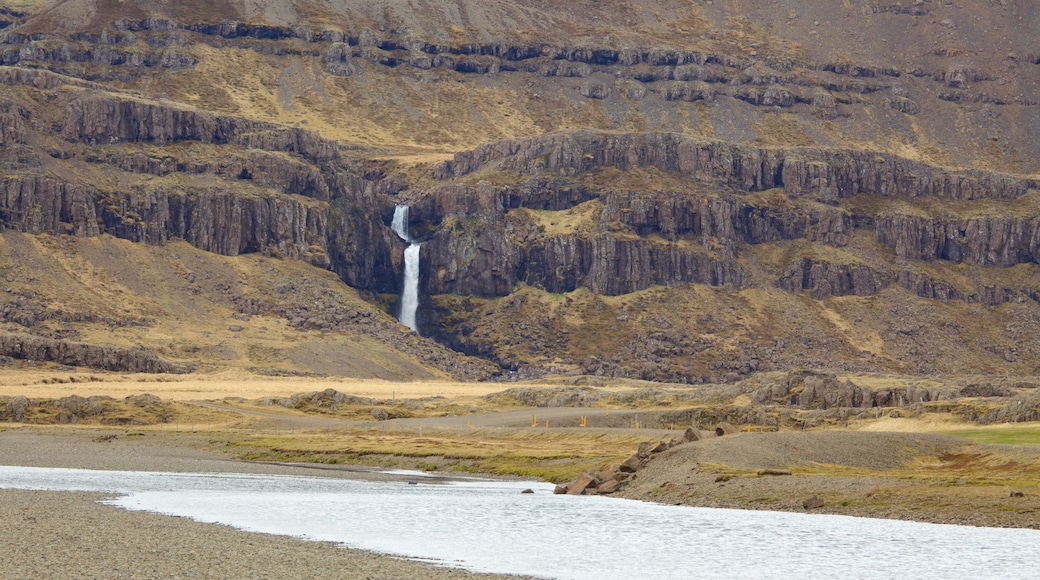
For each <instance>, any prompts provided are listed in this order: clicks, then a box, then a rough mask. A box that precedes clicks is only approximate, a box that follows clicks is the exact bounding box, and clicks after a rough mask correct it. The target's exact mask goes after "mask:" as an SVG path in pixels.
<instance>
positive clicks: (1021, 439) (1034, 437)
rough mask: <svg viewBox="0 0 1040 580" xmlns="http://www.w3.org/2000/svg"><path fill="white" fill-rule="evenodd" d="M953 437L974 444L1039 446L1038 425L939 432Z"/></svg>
mask: <svg viewBox="0 0 1040 580" xmlns="http://www.w3.org/2000/svg"><path fill="white" fill-rule="evenodd" d="M940 433H945V434H947V435H953V436H954V437H962V438H964V439H968V440H969V441H974V442H976V443H998V444H1005V445H1040V424H1036V423H1030V424H1029V425H1027V426H1022V427H1004V426H1000V427H989V428H986V427H980V428H977V429H951V430H948V431H940Z"/></svg>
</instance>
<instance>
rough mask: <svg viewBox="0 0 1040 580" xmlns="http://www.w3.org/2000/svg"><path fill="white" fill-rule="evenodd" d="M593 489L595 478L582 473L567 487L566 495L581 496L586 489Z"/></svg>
mask: <svg viewBox="0 0 1040 580" xmlns="http://www.w3.org/2000/svg"><path fill="white" fill-rule="evenodd" d="M595 487H596V477H595V476H594V475H590V474H588V473H583V474H581V475H579V476H578V479H575V480H574V481H573V482H571V484H570V485H568V486H567V495H582V494H584V493H585V492H586V490H587V489H589V488H592V489H595Z"/></svg>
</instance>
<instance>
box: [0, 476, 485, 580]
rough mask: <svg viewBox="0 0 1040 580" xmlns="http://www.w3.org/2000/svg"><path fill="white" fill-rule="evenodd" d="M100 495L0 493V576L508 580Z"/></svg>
mask: <svg viewBox="0 0 1040 580" xmlns="http://www.w3.org/2000/svg"><path fill="white" fill-rule="evenodd" d="M104 497H106V496H105V495H103V494H95V493H70V492H42V491H20V490H0V521H2V522H3V533H2V534H0V552H2V553H3V554H4V557H3V558H2V559H0V577H3V578H34V579H38V578H337V579H340V578H372V579H375V578H387V579H390V578H393V579H397V578H416V579H429V580H442V579H443V580H449V579H450V580H455V579H463V578H465V579H470V580H476V579H492V578H505V577H504V576H495V575H488V574H473V573H469V572H465V571H461V570H451V569H445V568H436V567H434V566H430V565H428V564H423V563H420V562H411V561H405V560H398V559H395V558H392V557H390V556H384V555H382V554H375V553H371V552H363V551H360V550H351V549H347V548H340V547H337V546H336V545H335V544H331V543H327V542H305V541H302V540H295V539H292V538H286V537H282V536H270V535H265V534H255V533H250V532H242V531H238V530H235V529H234V528H230V527H227V526H220V525H214V524H202V523H198V522H194V521H192V520H188V519H185V518H177V517H169V516H160V515H155V514H148V513H142V512H130V511H126V510H123V509H119V508H115V507H111V506H107V505H103V504H100V503H97V502H98V500H100V499H103V498H104Z"/></svg>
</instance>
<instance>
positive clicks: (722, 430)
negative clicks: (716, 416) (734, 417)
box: [715, 422, 737, 437]
mask: <svg viewBox="0 0 1040 580" xmlns="http://www.w3.org/2000/svg"><path fill="white" fill-rule="evenodd" d="M736 432H737V428H736V427H734V426H733V425H730V424H729V423H725V422H723V423H719V424H718V425H716V426H715V436H716V437H722V436H723V435H732V434H734V433H736Z"/></svg>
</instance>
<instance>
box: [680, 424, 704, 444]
mask: <svg viewBox="0 0 1040 580" xmlns="http://www.w3.org/2000/svg"><path fill="white" fill-rule="evenodd" d="M682 438H683V441H685V442H686V443H690V442H692V441H700V440H701V432H700V430H698V429H695V428H693V427H690V428H689V429H687V430H686V432H685V433H683V436H682Z"/></svg>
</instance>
